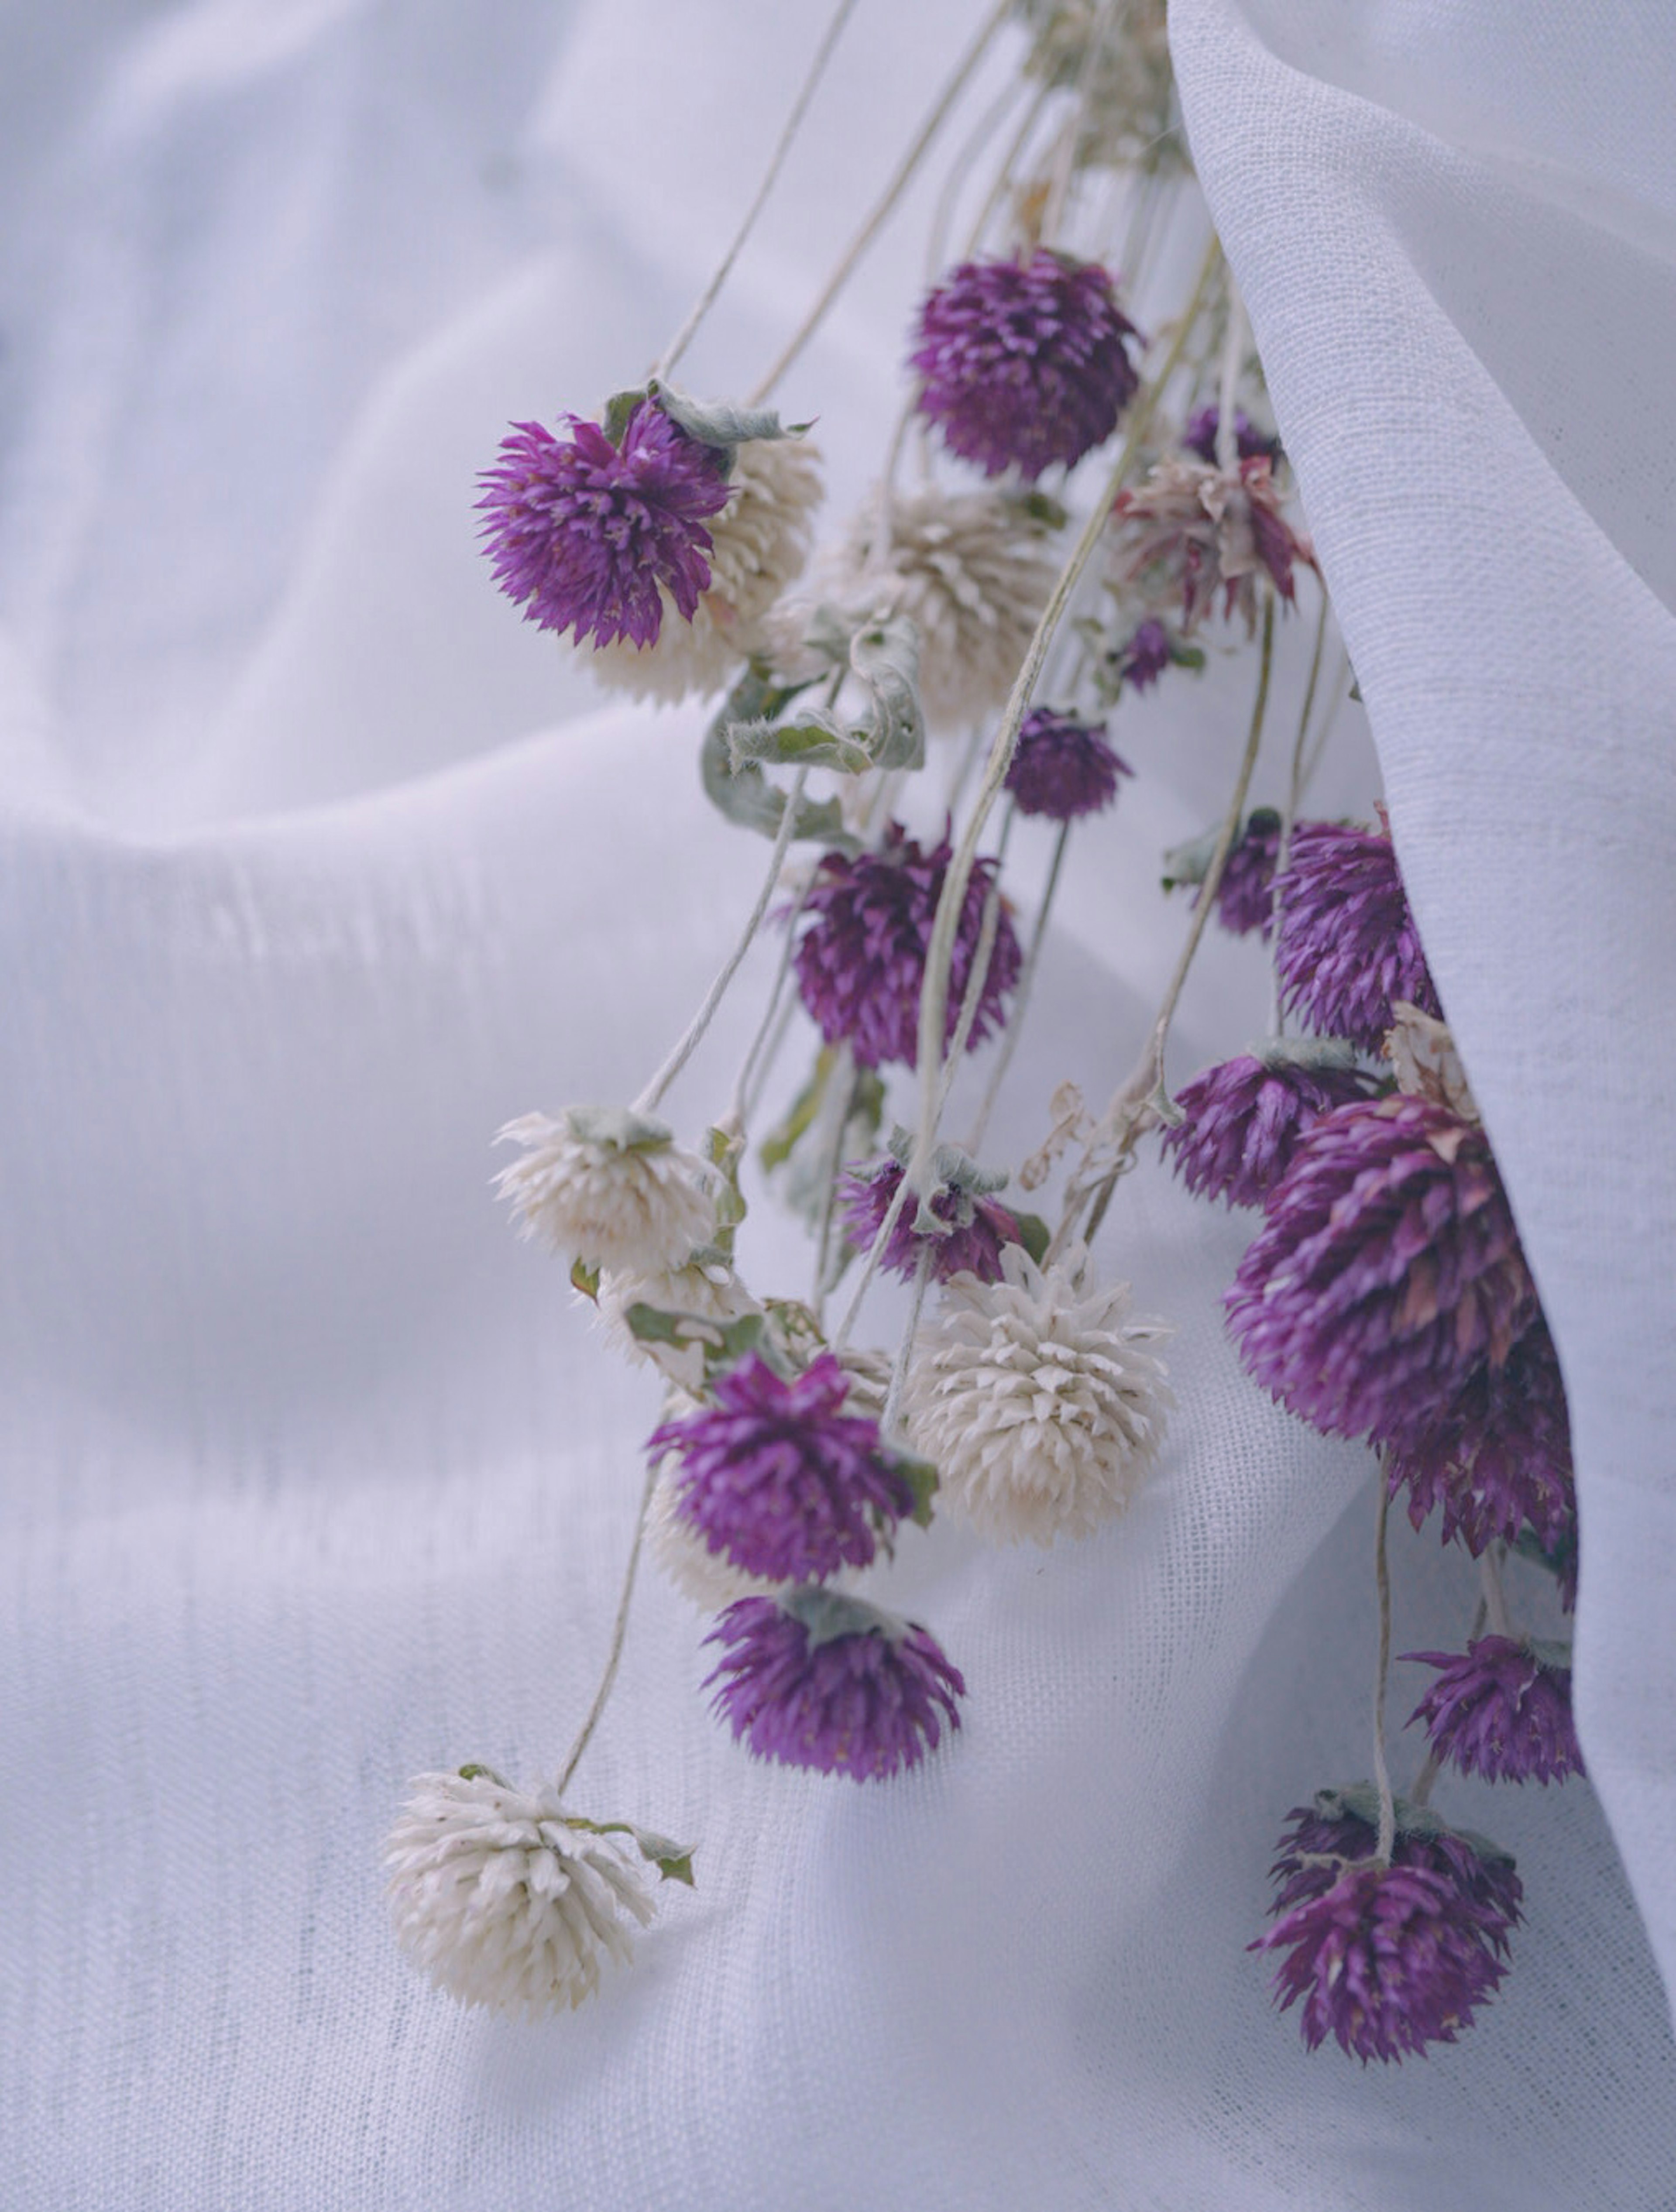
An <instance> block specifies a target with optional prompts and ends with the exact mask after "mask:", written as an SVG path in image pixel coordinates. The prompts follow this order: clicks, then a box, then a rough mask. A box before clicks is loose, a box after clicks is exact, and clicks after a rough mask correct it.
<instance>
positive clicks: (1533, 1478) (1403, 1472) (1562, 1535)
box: [1381, 1316, 1576, 1559]
mask: <svg viewBox="0 0 1676 2212" xmlns="http://www.w3.org/2000/svg"><path fill="white" fill-rule="evenodd" d="M1392 1431H1393V1432H1392V1433H1391V1434H1390V1435H1389V1436H1388V1437H1384V1438H1382V1439H1381V1441H1382V1442H1383V1443H1385V1445H1386V1452H1385V1471H1386V1478H1387V1480H1388V1482H1389V1484H1390V1487H1391V1495H1392V1496H1393V1497H1395V1496H1396V1494H1397V1492H1398V1491H1399V1490H1400V1489H1401V1488H1403V1487H1404V1486H1406V1488H1407V1491H1408V1517H1409V1519H1410V1520H1411V1521H1412V1522H1413V1524H1414V1526H1415V1527H1416V1528H1419V1527H1420V1525H1421V1524H1422V1522H1424V1520H1425V1517H1426V1516H1427V1514H1428V1513H1430V1511H1431V1510H1432V1509H1433V1507H1434V1506H1438V1505H1441V1506H1442V1539H1443V1541H1444V1542H1445V1543H1446V1544H1448V1543H1453V1542H1454V1540H1455V1539H1456V1538H1457V1537H1459V1538H1460V1541H1461V1542H1462V1543H1463V1544H1465V1545H1466V1547H1467V1550H1468V1551H1469V1552H1471V1553H1472V1554H1473V1558H1474V1559H1476V1558H1477V1557H1478V1556H1479V1553H1481V1552H1482V1551H1483V1550H1484V1548H1485V1546H1486V1545H1488V1544H1492V1543H1495V1542H1496V1541H1498V1540H1499V1541H1501V1542H1503V1543H1506V1544H1511V1543H1514V1542H1515V1541H1517V1539H1518V1537H1519V1534H1520V1531H1521V1529H1522V1528H1526V1527H1527V1526H1528V1527H1529V1528H1531V1529H1532V1530H1533V1533H1534V1534H1535V1537H1536V1541H1537V1542H1538V1544H1539V1547H1541V1548H1542V1549H1543V1550H1544V1551H1545V1552H1552V1551H1555V1550H1557V1549H1558V1548H1559V1547H1561V1546H1562V1545H1563V1544H1564V1541H1565V1540H1566V1538H1567V1536H1568V1534H1569V1533H1570V1530H1571V1528H1572V1526H1573V1522H1574V1520H1575V1517H1576V1488H1575V1486H1574V1483H1573V1478H1572V1469H1571V1424H1570V1418H1569V1416H1568V1414H1567V1411H1566V1405H1565V1385H1564V1383H1563V1382H1562V1381H1561V1379H1560V1371H1559V1362H1558V1359H1557V1358H1555V1356H1554V1345H1553V1339H1552V1337H1551V1336H1550V1335H1549V1334H1548V1328H1547V1324H1546V1322H1544V1321H1543V1320H1542V1319H1541V1317H1540V1316H1538V1318H1537V1319H1536V1320H1535V1321H1534V1322H1533V1323H1532V1324H1531V1326H1530V1328H1527V1330H1526V1331H1525V1333H1524V1334H1523V1335H1522V1336H1521V1338H1520V1339H1519V1340H1518V1342H1517V1343H1516V1344H1515V1346H1514V1347H1513V1349H1512V1351H1511V1352H1509V1354H1508V1356H1507V1358H1506V1359H1505V1360H1503V1361H1501V1362H1494V1361H1491V1360H1489V1359H1485V1360H1484V1361H1482V1362H1481V1363H1480V1364H1479V1365H1477V1366H1476V1367H1474V1368H1473V1371H1472V1373H1471V1374H1470V1375H1469V1376H1467V1380H1466V1381H1465V1382H1464V1383H1462V1384H1461V1386H1460V1389H1458V1390H1457V1391H1456V1392H1455V1394H1454V1396H1453V1397H1452V1398H1450V1399H1449V1400H1448V1402H1447V1404H1445V1405H1444V1406H1442V1407H1421V1408H1420V1409H1419V1411H1418V1413H1417V1414H1416V1415H1415V1416H1414V1417H1413V1418H1411V1419H1402V1420H1398V1421H1395V1422H1394V1423H1393V1424H1392Z"/></svg>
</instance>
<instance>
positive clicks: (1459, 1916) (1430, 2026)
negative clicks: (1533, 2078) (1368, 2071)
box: [1249, 1790, 1522, 2065]
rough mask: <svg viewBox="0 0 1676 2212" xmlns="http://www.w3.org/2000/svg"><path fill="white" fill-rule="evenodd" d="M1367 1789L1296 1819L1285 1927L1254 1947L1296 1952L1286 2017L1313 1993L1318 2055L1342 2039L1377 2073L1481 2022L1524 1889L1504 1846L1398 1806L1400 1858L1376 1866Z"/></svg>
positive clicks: (1281, 1877) (1395, 1852)
mask: <svg viewBox="0 0 1676 2212" xmlns="http://www.w3.org/2000/svg"><path fill="white" fill-rule="evenodd" d="M1368 1794H1369V1795H1370V1794H1371V1793H1368ZM1352 1795H1354V1796H1357V1797H1358V1798H1359V1797H1360V1796H1362V1795H1363V1791H1361V1790H1357V1791H1356V1792H1354V1793H1352V1792H1349V1791H1345V1792H1340V1791H1338V1790H1322V1791H1321V1793H1320V1794H1319V1796H1317V1797H1316V1800H1315V1808H1314V1809H1312V1810H1309V1811H1306V1810H1305V1809H1304V1808H1303V1807H1302V1806H1298V1807H1295V1808H1293V1810H1292V1811H1291V1812H1290V1814H1288V1815H1287V1818H1288V1819H1289V1820H1291V1821H1292V1822H1293V1823H1294V1824H1295V1825H1294V1826H1293V1829H1292V1832H1291V1833H1290V1835H1284V1836H1282V1838H1281V1839H1280V1853H1281V1855H1280V1857H1278V1859H1277V1860H1276V1861H1275V1863H1274V1865H1273V1866H1272V1868H1271V1869H1270V1872H1271V1874H1272V1875H1273V1877H1274V1879H1275V1880H1276V1881H1278V1883H1279V1885H1280V1887H1279V1890H1278V1894H1277V1895H1276V1898H1275V1900H1274V1903H1273V1905H1272V1907H1271V1908H1270V1910H1271V1912H1272V1916H1273V1918H1274V1925H1273V1927H1272V1928H1271V1929H1268V1931H1267V1932H1266V1934H1265V1935H1262V1936H1259V1937H1258V1939H1257V1941H1256V1942H1254V1943H1253V1944H1252V1945H1251V1946H1250V1947H1249V1948H1251V1949H1252V1950H1254V1951H1281V1952H1284V1953H1285V1954H1286V1955H1285V1957H1284V1958H1283V1960H1281V1963H1280V1968H1279V1971H1278V1973H1277V1974H1276V1976H1275V1978H1274V1994H1275V1998H1276V2001H1277V2002H1278V2004H1279V2006H1280V2008H1281V2010H1282V2011H1283V2012H1284V2011H1286V2010H1287V2009H1288V2008H1290V2006H1292V2005H1294V2004H1296V2002H1298V2000H1299V1999H1300V1998H1302V1999H1303V2013H1302V2015H1300V2024H1301V2026H1302V2027H1303V2039H1304V2041H1305V2042H1306V2043H1307V2044H1308V2045H1309V2048H1310V2050H1312V2051H1315V2050H1317V2049H1319V2048H1320V2046H1321V2044H1323V2043H1324V2042H1325V2041H1326V2040H1327V2037H1328V2036H1329V2035H1330V2036H1333V2038H1335V2039H1336V2040H1337V2042H1338V2043H1339V2046H1340V2048H1341V2049H1342V2050H1344V2051H1347V2052H1349V2053H1350V2054H1351V2056H1353V2057H1357V2058H1359V2059H1361V2061H1362V2062H1363V2064H1364V2065H1365V2064H1366V2063H1367V2062H1368V2060H1369V2059H1370V2058H1378V2059H1382V2060H1385V2061H1387V2062H1389V2061H1391V2060H1400V2059H1401V2058H1402V2057H1403V2056H1404V2055H1405V2053H1408V2054H1417V2053H1423V2052H1424V2050H1425V2047H1426V2045H1428V2044H1429V2043H1453V2042H1454V2039H1455V2033H1456V2030H1457V2029H1459V2028H1462V2027H1470V2026H1471V2024H1472V2021H1473V2012H1474V2010H1475V2008H1477V2007H1478V2006H1479V2005H1481V2004H1483V2003H1484V2002H1485V2000H1486V1999H1487V1998H1489V1997H1490V1996H1493V1995H1494V1993H1495V1991H1496V1990H1497V1988H1498V1987H1499V1986H1500V1984H1501V1979H1502V1976H1503V1973H1504V1972H1506V1967H1507V1951H1508V1942H1507V1939H1508V1936H1509V1932H1510V1930H1511V1929H1514V1928H1515V1927H1516V1926H1517V1925H1518V1923H1519V1902H1520V1898H1521V1894H1522V1888H1521V1883H1520V1881H1519V1877H1518V1875H1516V1874H1515V1872H1514V1869H1513V1862H1512V1860H1511V1859H1509V1858H1508V1857H1504V1856H1503V1855H1502V1854H1499V1853H1497V1851H1496V1850H1495V1847H1494V1846H1493V1845H1492V1844H1485V1842H1484V1841H1483V1839H1482V1838H1478V1837H1468V1836H1463V1835H1457V1834H1456V1833H1454V1832H1453V1831H1452V1830H1450V1829H1448V1828H1446V1827H1444V1826H1443V1825H1442V1822H1441V1821H1440V1820H1436V1818H1435V1816H1424V1815H1411V1816H1410V1819H1411V1820H1412V1823H1413V1824H1412V1825H1409V1824H1408V1822H1407V1821H1406V1820H1404V1818H1403V1817H1402V1812H1403V1808H1400V1817H1399V1824H1398V1829H1397V1835H1396V1839H1395V1842H1394V1844H1393V1846H1392V1850H1391V1859H1390V1863H1389V1864H1388V1865H1387V1864H1386V1863H1383V1862H1382V1861H1381V1860H1379V1859H1376V1858H1375V1857H1374V1850H1375V1844H1376V1843H1377V1840H1378V1838H1377V1836H1376V1833H1375V1829H1374V1827H1373V1826H1372V1824H1371V1822H1370V1821H1369V1820H1363V1819H1361V1818H1359V1817H1357V1814H1354V1813H1352V1812H1351V1811H1349V1810H1348V1809H1347V1808H1346V1806H1345V1799H1346V1798H1348V1797H1350V1796H1352Z"/></svg>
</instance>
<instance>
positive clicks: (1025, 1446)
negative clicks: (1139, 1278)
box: [902, 1244, 1175, 1546]
mask: <svg viewBox="0 0 1676 2212" xmlns="http://www.w3.org/2000/svg"><path fill="white" fill-rule="evenodd" d="M1081 1257H1082V1255H1081V1254H1080V1253H1079V1252H1072V1254H1071V1255H1067V1259H1066V1261H1060V1262H1059V1263H1058V1264H1056V1265H1054V1266H1053V1267H1047V1268H1045V1269H1044V1268H1041V1267H1036V1265H1035V1262H1034V1261H1032V1260H1031V1259H1030V1258H1029V1255H1028V1254H1026V1253H1025V1252H1024V1251H1023V1249H1022V1247H1020V1246H1018V1245H1017V1244H1010V1245H1008V1246H1007V1247H1006V1249H1005V1252H1004V1253H1003V1255H1002V1267H1003V1269H1004V1271H1005V1272H1004V1273H1003V1276H1002V1279H1001V1280H1000V1281H999V1282H998V1283H983V1282H981V1281H980V1280H979V1279H978V1278H977V1276H975V1275H970V1274H961V1275H954V1276H951V1277H950V1279H949V1281H948V1282H947V1283H946V1284H945V1285H944V1293H943V1304H942V1308H941V1310H940V1311H939V1312H938V1315H937V1316H936V1317H935V1318H934V1319H933V1320H932V1322H929V1323H928V1324H927V1325H926V1327H925V1328H923V1329H922V1330H921V1331H920V1334H919V1336H918V1338H917V1340H916V1341H915V1347H914V1364H913V1366H912V1367H911V1369H910V1370H909V1373H908V1386H907V1389H906V1392H905V1394H904V1398H903V1407H902V1411H903V1416H904V1419H905V1420H906V1423H907V1426H908V1437H909V1441H910V1442H911V1443H912V1445H913V1447H914V1450H915V1451H916V1452H919V1453H920V1454H922V1455H924V1456H925V1457H926V1459H929V1460H933V1461H935V1462H936V1464H937V1469H938V1493H937V1498H938V1511H939V1512H941V1511H944V1510H949V1511H953V1512H955V1513H957V1514H962V1515H963V1516H965V1517H966V1518H967V1519H968V1520H969V1521H970V1522H972V1523H973V1525H974V1527H975V1528H977V1529H978V1531H979V1533H980V1534H982V1535H984V1536H987V1537H988V1538H989V1539H990V1540H991V1541H993V1542H997V1543H1004V1544H1016V1543H1018V1542H1021V1541H1023V1540H1024V1539H1025V1538H1029V1540H1030V1541H1032V1542H1034V1543H1037V1544H1041V1545H1044V1546H1046V1545H1050V1544H1052V1543H1053V1541H1054V1539H1055V1538H1056V1537H1059V1536H1086V1535H1088V1534H1090V1532H1091V1531H1092V1530H1093V1529H1095V1528H1097V1527H1098V1526H1099V1525H1100V1523H1101V1522H1103V1521H1108V1520H1110V1519H1111V1518H1112V1517H1113V1516H1114V1515H1116V1514H1119V1513H1121V1512H1122V1511H1123V1510H1124V1509H1125V1507H1126V1506H1127V1505H1128V1504H1131V1502H1132V1501H1133V1498H1134V1497H1135V1494H1136V1492H1138V1491H1139V1487H1140V1485H1141V1482H1142V1480H1143V1479H1144V1478H1145V1474H1146V1472H1147V1470H1148V1469H1149V1468H1151V1465H1152V1463H1153V1462H1154V1461H1155V1460H1156V1459H1157V1455H1158V1449H1159V1446H1160V1445H1161V1443H1163V1433H1164V1422H1165V1418H1166V1414H1167V1413H1168V1410H1169V1407H1171V1406H1173V1405H1174V1404H1175V1400H1174V1398H1173V1397H1172V1396H1171V1395H1170V1391H1169V1380H1168V1375H1169V1370H1167V1369H1166V1367H1165V1366H1164V1364H1163V1360H1162V1359H1160V1358H1158V1356H1157V1352H1156V1351H1155V1350H1154V1349H1153V1347H1154V1346H1156V1345H1157V1344H1158V1343H1160V1342H1162V1341H1163V1340H1164V1339H1165V1338H1167V1337H1168V1336H1169V1334H1171V1332H1170V1330H1169V1328H1166V1327H1165V1326H1164V1325H1163V1323H1162V1322H1155V1321H1145V1320H1140V1319H1138V1318H1137V1317H1136V1316H1135V1315H1134V1313H1133V1300H1132V1297H1131V1293H1130V1290H1129V1285H1127V1284H1126V1283H1116V1284H1114V1285H1111V1287H1110V1288H1108V1289H1105V1290H1102V1289H1100V1288H1099V1287H1098V1286H1096V1285H1094V1284H1093V1283H1091V1282H1090V1281H1088V1280H1086V1279H1084V1277H1083V1275H1082V1273H1081V1271H1080V1268H1079V1266H1078V1262H1079V1261H1080V1260H1081Z"/></svg>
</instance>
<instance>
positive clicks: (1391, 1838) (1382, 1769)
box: [1374, 1458, 1397, 1865]
mask: <svg viewBox="0 0 1676 2212" xmlns="http://www.w3.org/2000/svg"><path fill="white" fill-rule="evenodd" d="M1390 1517H1391V1486H1390V1484H1389V1483H1388V1481H1387V1480H1386V1479H1385V1462H1384V1460H1383V1459H1382V1458H1381V1461H1380V1462H1379V1511H1378V1513H1377V1515H1376V1516H1375V1521H1374V1585H1375V1589H1377V1591H1378V1593H1379V1657H1378V1661H1377V1662H1376V1664H1375V1668H1374V1782H1375V1786H1376V1787H1377V1789H1378V1790H1379V1841H1378V1843H1377V1844H1375V1849H1374V1856H1375V1858H1377V1859H1378V1860H1379V1861H1380V1862H1381V1864H1382V1865H1388V1864H1389V1863H1390V1858H1391V1846H1392V1845H1393V1844H1394V1843H1395V1841H1396V1839H1397V1808H1396V1801H1395V1800H1394V1798H1393V1796H1392V1795H1391V1769H1390V1767H1389V1765H1388V1764H1387V1762H1386V1758H1385V1692H1386V1686H1387V1684H1388V1681H1389V1680H1390V1676H1391V1561H1390V1558H1389V1555H1388V1551H1387V1547H1386V1542H1385V1537H1386V1528H1387V1524H1388V1522H1389V1520H1390Z"/></svg>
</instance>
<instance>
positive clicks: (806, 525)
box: [589, 437, 822, 702]
mask: <svg viewBox="0 0 1676 2212" xmlns="http://www.w3.org/2000/svg"><path fill="white" fill-rule="evenodd" d="M728 486H729V491H730V494H731V496H730V497H729V499H728V502H727V505H726V507H724V508H723V509H722V511H721V513H720V514H718V515H716V516H714V518H713V519H712V520H710V522H709V523H708V524H707V528H708V530H709V532H710V537H711V541H712V543H711V550H710V554H709V562H710V586H709V589H708V590H707V591H706V592H703V593H701V596H700V599H699V602H698V609H697V611H696V613H695V615H694V617H693V618H692V620H691V621H690V622H687V621H684V620H683V617H682V616H681V614H680V611H679V610H678V609H677V607H676V605H675V602H674V600H673V599H671V596H670V594H669V592H667V591H666V590H665V589H664V587H663V586H661V585H660V586H659V591H660V592H661V593H662V597H663V599H664V619H663V622H662V624H661V625H660V627H659V631H658V636H657V641H656V642H655V643H654V644H653V645H650V646H647V647H643V648H642V647H637V646H635V644H633V643H632V642H631V641H628V640H625V639H619V640H618V641H617V642H616V644H614V645H608V646H604V647H600V649H599V650H598V652H595V653H591V654H590V655H589V665H590V667H591V668H592V671H593V673H594V674H595V675H596V676H598V678H599V679H600V681H601V683H603V684H609V685H610V687H611V688H612V689H613V690H620V691H627V692H629V693H630V694H632V695H633V696H635V698H637V699H661V700H664V701H666V702H673V701H675V700H678V699H684V698H686V697H687V696H689V694H690V693H694V692H696V693H698V694H699V695H700V696H704V695H707V694H710V693H714V692H717V691H723V690H726V688H727V686H728V684H731V683H732V680H733V678H734V675H735V672H736V671H737V670H738V666H739V664H740V662H741V661H743V660H744V659H748V658H749V656H750V654H751V653H755V652H756V650H757V649H758V647H761V646H762V643H763V629H762V621H763V617H764V616H765V615H766V614H767V613H768V610H769V608H770V607H772V606H773V605H774V602H775V600H776V599H779V598H780V594H781V592H784V591H785V589H786V586H787V585H789V584H792V583H793V582H795V581H796V580H797V579H798V577H799V576H800V575H801V574H803V571H804V568H805V565H806V564H807V562H808V559H809V550H810V545H811V541H812V538H813V535H814V516H815V510H816V508H817V507H818V506H819V505H820V501H821V492H822V483H821V457H820V453H819V452H818V450H817V448H816V447H812V446H810V445H808V444H806V443H805V441H804V440H803V439H801V438H795V437H790V438H750V439H747V440H746V441H745V442H744V444H743V445H740V446H738V447H735V448H734V461H733V473H732V476H731V477H729V479H728Z"/></svg>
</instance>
